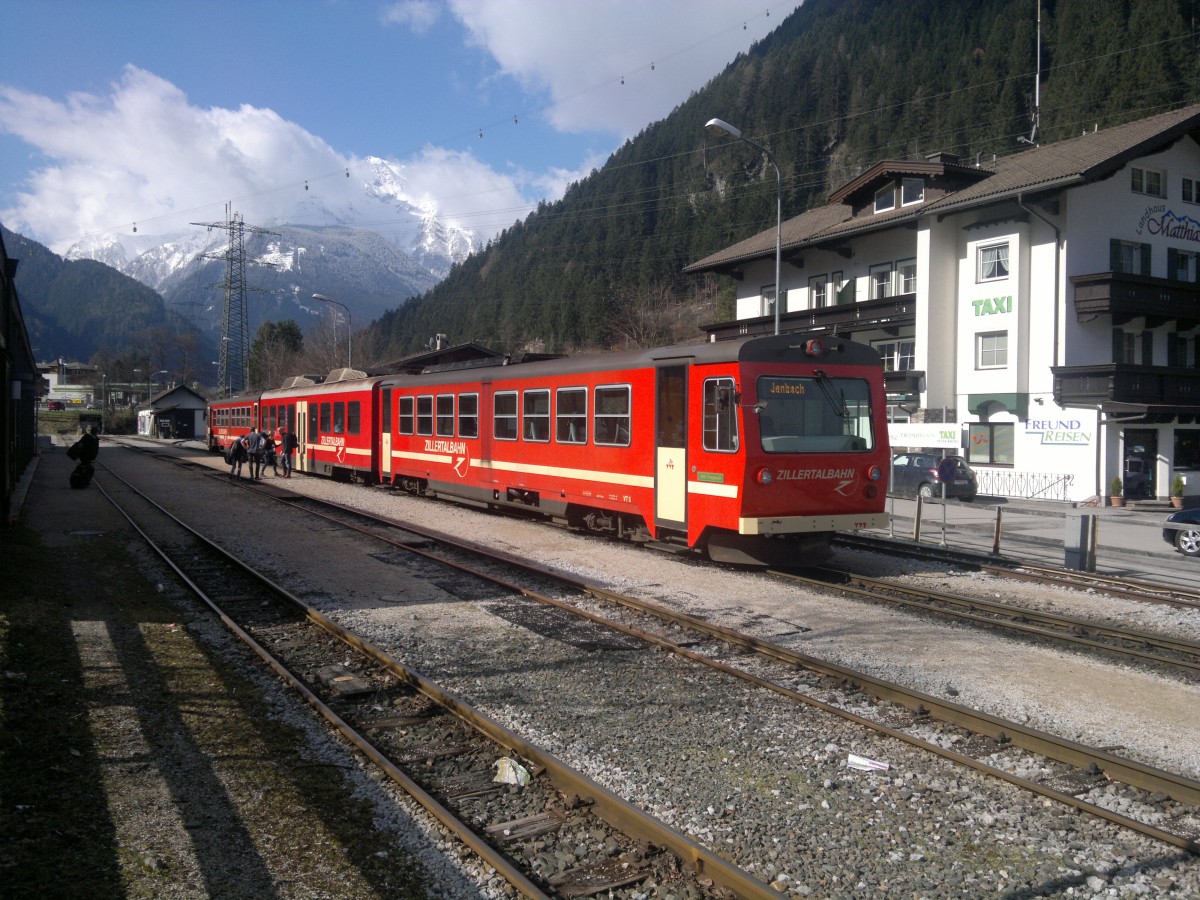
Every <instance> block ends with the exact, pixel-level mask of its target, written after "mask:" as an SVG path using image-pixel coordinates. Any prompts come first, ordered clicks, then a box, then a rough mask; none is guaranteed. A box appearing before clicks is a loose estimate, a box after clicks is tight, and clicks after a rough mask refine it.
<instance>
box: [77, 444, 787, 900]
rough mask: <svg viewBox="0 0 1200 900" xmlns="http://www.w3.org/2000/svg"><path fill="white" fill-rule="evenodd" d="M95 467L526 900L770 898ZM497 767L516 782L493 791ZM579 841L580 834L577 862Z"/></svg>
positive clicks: (230, 609) (258, 640) (251, 632)
mask: <svg viewBox="0 0 1200 900" xmlns="http://www.w3.org/2000/svg"><path fill="white" fill-rule="evenodd" d="M105 470H106V471H105V478H104V479H102V482H103V483H101V481H100V480H98V481H97V487H98V488H99V489H100V490H101V491H103V492H104V493H105V496H106V497H108V499H109V500H110V501H111V502H112V503H113V505H114V506H115V507H116V508H117V509H118V510H120V512H121V513H122V515H124V516H125V518H126V519H127V520H128V521H129V522H130V524H131V525H132V526H133V527H134V528H135V529H136V530H137V531H138V533H139V534H140V535H141V536H142V538H143V539H144V540H145V541H146V542H147V544H148V545H149V546H150V547H151V548H152V549H153V550H154V552H155V553H157V554H158V555H159V556H160V557H161V558H162V559H163V561H164V562H166V564H167V565H168V566H170V567H171V568H172V569H173V570H174V571H175V572H176V574H177V575H178V577H179V578H180V579H181V580H182V581H183V582H184V583H185V584H186V585H187V586H188V588H189V589H190V590H191V591H192V592H193V593H194V594H195V595H196V596H197V597H198V598H200V599H201V601H202V602H203V603H205V604H206V605H207V606H208V607H209V608H211V609H212V611H213V612H214V614H215V615H217V616H218V617H220V619H221V620H222V622H224V623H225V624H226V625H227V626H228V627H229V629H230V630H231V631H233V632H234V633H235V634H236V635H237V636H238V637H239V638H240V639H241V640H242V641H244V642H245V643H246V644H247V646H249V647H250V648H251V649H252V650H253V651H254V653H255V654H257V655H258V656H259V657H260V658H261V659H262V660H263V661H264V662H265V663H266V665H268V666H269V667H270V668H271V669H272V670H273V671H274V672H275V673H276V674H277V675H278V676H279V677H280V678H282V679H283V680H284V681H285V682H286V683H287V684H288V685H290V686H291V687H292V688H294V689H295V690H296V691H297V692H298V693H299V694H300V695H301V696H303V698H304V699H305V700H306V701H307V702H308V703H309V704H310V705H312V706H313V707H314V708H315V709H316V710H317V711H318V712H319V714H320V715H321V716H322V717H323V718H324V719H325V720H326V721H327V722H329V723H330V725H332V726H333V727H334V728H336V729H337V730H338V731H339V732H340V733H341V734H342V735H343V736H344V737H345V739H346V740H348V741H350V742H351V743H352V744H353V745H354V747H355V748H356V749H357V750H359V751H360V752H361V753H362V754H364V755H365V756H366V757H367V758H368V759H369V760H370V761H371V763H372V764H373V765H375V766H376V767H378V768H379V770H380V771H381V772H383V773H384V774H385V775H386V776H387V777H388V778H389V779H391V780H392V781H393V782H394V783H395V784H397V785H398V786H400V787H401V788H402V789H403V790H404V791H405V792H406V793H408V794H409V795H410V796H411V797H413V799H415V800H416V801H417V802H418V803H420V804H421V805H422V806H423V807H424V808H425V809H426V810H427V811H428V812H429V813H430V814H431V815H432V816H433V817H434V818H436V819H437V820H438V821H439V822H440V823H441V824H442V825H443V826H445V827H446V828H447V829H449V830H450V831H451V832H452V833H453V834H454V835H455V836H456V837H457V838H458V840H460V841H461V842H462V843H463V844H464V845H465V846H467V847H469V848H470V849H471V851H472V852H474V853H476V854H477V855H478V856H479V857H480V858H481V859H483V860H484V861H486V862H487V864H488V865H490V866H491V867H492V868H493V869H495V870H496V871H497V872H498V873H499V874H500V875H502V876H503V877H504V879H505V880H506V881H508V883H509V884H511V885H512V886H513V888H514V889H515V890H517V891H519V892H520V893H521V894H522V895H523V896H527V897H554V896H586V895H589V894H593V893H598V892H609V891H614V890H619V889H621V888H623V887H626V886H629V885H638V884H641V883H644V882H651V883H653V884H655V885H658V886H661V887H663V888H665V889H669V890H677V891H679V892H680V893H686V894H687V895H688V896H695V897H725V896H738V897H750V898H757V897H775V896H778V894H777V893H776V892H775V891H773V890H771V889H770V887H768V886H767V885H765V884H763V883H762V882H760V881H758V880H757V879H755V878H754V877H753V876H751V875H749V874H748V873H745V872H743V871H741V870H739V869H738V868H737V867H736V866H734V865H731V864H730V863H729V862H727V861H726V860H725V859H724V858H722V857H721V856H719V855H717V854H715V853H713V852H712V851H711V850H709V849H707V848H706V847H704V846H701V845H700V844H698V843H696V842H695V841H693V840H691V839H690V838H689V837H687V836H686V835H684V834H682V833H681V832H679V831H677V830H675V829H672V828H669V827H668V826H666V825H664V824H663V823H661V822H660V821H658V820H657V819H655V818H653V817H652V816H649V815H647V814H646V813H644V812H642V811H641V810H640V809H638V808H637V807H635V806H633V805H631V804H629V803H628V802H626V801H624V800H622V799H621V798H620V797H618V796H616V795H614V794H612V793H611V792H609V791H607V790H605V789H604V788H602V787H600V786H599V785H597V784H596V783H594V782H593V781H591V780H590V779H588V778H587V777H586V776H584V775H582V774H580V773H579V772H577V771H575V770H573V769H572V768H570V767H569V766H566V765H565V764H563V763H562V762H561V761H560V760H558V759H556V758H555V757H554V756H553V755H551V754H549V753H547V752H546V751H544V750H542V749H540V748H539V747H537V746H535V745H534V744H532V743H530V742H528V741H526V740H524V739H522V738H521V737H520V736H518V735H516V734H514V733H512V732H511V731H509V730H507V729H505V728H503V727H502V726H500V725H499V724H497V723H495V722H494V721H492V720H490V719H489V718H487V717H486V716H484V715H482V714H481V713H480V712H478V711H477V710H476V709H474V708H473V707H472V706H470V705H469V704H467V703H466V702H465V701H464V700H463V699H462V698H460V697H457V696H455V695H454V694H452V693H450V692H448V691H446V690H444V689H443V688H441V687H440V686H438V685H437V684H435V683H434V682H432V681H431V680H429V679H427V678H425V677H423V676H422V675H420V674H419V673H417V672H416V671H414V670H412V669H411V668H409V667H407V666H405V665H404V664H403V663H402V662H400V661H399V660H397V659H395V658H394V657H392V656H390V655H388V654H387V653H384V652H383V651H382V650H380V649H379V648H377V647H376V646H374V645H373V644H372V643H370V642H369V641H367V640H364V639H363V638H361V637H359V636H358V635H356V634H354V633H352V632H350V631H348V630H347V629H345V628H343V627H341V626H339V625H338V624H337V623H335V622H334V621H332V620H331V619H330V618H328V617H327V616H325V615H324V614H323V613H321V612H320V611H318V610H316V609H314V608H313V607H311V606H308V605H306V604H305V603H303V602H302V601H301V600H300V599H299V598H298V597H296V596H295V595H294V594H292V593H290V592H289V591H287V590H286V589H284V588H283V587H281V586H280V585H279V584H277V583H275V582H273V581H272V580H271V579H269V578H267V577H266V576H265V575H263V574H261V573H260V572H258V571H256V570H255V569H254V568H252V567H251V566H249V565H248V564H247V563H245V562H244V561H242V560H241V559H239V558H237V557H236V556H234V555H233V554H231V553H229V552H228V551H227V550H225V549H223V548H221V547H220V546H219V545H218V544H216V543H215V542H213V541H211V540H209V539H208V538H206V537H204V536H203V535H201V534H200V533H199V532H198V531H196V530H194V529H192V528H191V527H189V526H188V525H186V524H185V523H184V522H182V521H181V520H180V519H178V518H177V517H175V516H174V515H172V514H171V513H169V512H168V511H167V510H166V509H165V508H163V507H162V506H160V505H159V504H157V503H155V502H154V501H152V500H151V499H150V498H149V497H147V496H146V495H145V494H143V493H142V492H140V491H138V490H137V489H136V488H134V487H133V485H131V484H130V483H129V482H127V481H125V480H124V479H121V478H120V476H118V475H117V474H116V473H115V472H112V470H111V469H108V468H107V467H105ZM105 485H107V487H106V486H105ZM151 534H153V535H154V536H153V537H151ZM348 648H349V649H352V650H353V651H354V654H353V657H352V658H348ZM498 766H499V768H500V770H501V771H502V772H509V773H512V775H511V777H512V778H514V779H516V780H517V781H518V782H520V781H522V780H524V781H525V782H526V784H525V785H524V786H522V787H520V789H516V788H510V787H507V786H506V784H504V783H498V782H496V781H495V780H494V776H495V775H496V772H497V767H498ZM478 823H485V824H478ZM580 834H585V835H588V836H589V837H590V839H589V840H588V841H587V844H586V846H587V847H588V848H589V850H588V851H587V852H584V853H581V852H580V849H579V848H580V846H581V844H580V838H579V835H580ZM531 848H536V851H535V850H533V849H531ZM556 853H561V854H566V855H569V856H570V858H571V859H573V860H575V865H573V866H572V867H571V868H570V869H569V870H567V871H565V872H560V873H555V874H553V875H547V874H546V873H545V872H543V871H541V870H540V866H541V862H542V861H544V860H546V859H547V858H551V857H553V856H554V855H555V854H556Z"/></svg>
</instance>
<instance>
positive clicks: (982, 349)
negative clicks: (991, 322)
mask: <svg viewBox="0 0 1200 900" xmlns="http://www.w3.org/2000/svg"><path fill="white" fill-rule="evenodd" d="M1007 365H1008V332H1007V331H993V332H989V333H988V334H977V335H975V368H976V369H1003V368H1004V367H1005V366H1007Z"/></svg>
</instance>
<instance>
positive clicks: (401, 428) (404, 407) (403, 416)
mask: <svg viewBox="0 0 1200 900" xmlns="http://www.w3.org/2000/svg"><path fill="white" fill-rule="evenodd" d="M397 413H398V416H397V420H396V431H397V432H399V433H400V434H412V433H413V422H414V419H413V398H412V397H401V398H400V403H399V406H398V407H397Z"/></svg>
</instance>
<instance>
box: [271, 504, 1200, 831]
mask: <svg viewBox="0 0 1200 900" xmlns="http://www.w3.org/2000/svg"><path fill="white" fill-rule="evenodd" d="M252 489H254V490H258V491H260V492H262V493H263V494H264V495H267V496H270V497H271V498H272V499H274V500H276V501H277V502H280V503H287V504H290V505H292V506H293V508H296V509H304V510H306V511H309V512H311V513H313V514H315V515H320V516H322V517H324V518H326V519H327V520H329V521H334V522H338V523H341V524H344V525H347V526H348V527H353V528H355V529H356V530H357V531H359V532H360V533H362V534H364V535H368V536H370V537H371V538H373V539H375V540H380V541H385V542H387V543H388V544H389V545H390V546H392V547H394V548H397V549H403V550H404V551H406V552H411V553H416V554H419V555H421V556H422V557H423V558H425V559H429V560H433V561H441V562H442V563H444V564H446V565H450V566H453V567H455V568H456V569H458V570H459V571H463V572H468V571H469V572H471V573H472V574H474V575H476V576H478V577H483V578H488V579H491V580H492V581H494V582H498V583H503V584H505V585H506V586H508V587H509V588H510V589H511V590H513V591H516V592H518V593H521V594H522V595H524V596H526V597H529V598H532V599H535V600H537V601H538V602H541V603H544V604H547V605H550V606H554V607H556V608H558V609H562V610H565V611H570V612H574V613H576V614H578V615H582V616H586V617H588V618H589V619H590V620H591V621H592V622H595V623H598V624H602V625H607V626H609V627H613V628H616V629H619V630H621V631H622V632H623V633H625V634H629V635H633V636H636V637H638V638H639V639H641V640H646V641H649V642H652V643H654V644H655V645H656V646H659V647H664V648H667V649H670V650H671V651H672V652H673V653H674V654H676V655H677V656H679V657H681V658H686V659H689V660H692V661H694V662H697V663H701V664H703V665H706V666H709V667H711V668H714V669H716V670H718V671H720V672H721V673H723V674H726V675H732V676H733V677H736V678H739V679H742V680H744V681H747V682H750V683H752V684H754V685H756V686H758V687H761V688H764V689H767V690H770V691H772V692H774V693H776V694H779V695H782V696H785V697H787V698H789V699H791V700H793V701H795V702H797V703H800V704H803V705H805V706H808V707H811V708H814V709H818V710H821V711H823V712H827V713H831V714H833V715H836V716H839V717H841V718H843V719H845V720H847V721H851V722H853V723H855V724H857V725H859V726H861V727H863V728H865V729H870V730H872V731H874V732H876V733H878V734H882V735H885V736H887V737H890V738H894V739H896V740H898V741H902V742H904V743H906V744H908V745H909V746H911V747H915V748H917V749H919V750H921V751H923V752H926V753H930V754H934V755H937V756H939V757H941V758H944V759H947V760H950V761H952V762H954V763H955V764H957V765H960V766H963V767H966V768H969V769H972V770H974V771H976V772H980V773H982V774H985V775H988V776H991V777H995V778H998V779H1001V780H1003V781H1006V782H1008V783H1010V784H1013V785H1016V786H1018V787H1020V788H1022V789H1024V790H1027V791H1030V792H1032V793H1034V794H1037V795H1039V796H1042V797H1044V798H1047V799H1049V800H1051V801H1054V802H1057V803H1061V804H1063V805H1064V806H1067V807H1070V808H1073V809H1076V810H1079V811H1081V812H1084V813H1088V814H1090V815H1093V816H1096V817H1098V818H1101V819H1104V820H1106V821H1109V822H1112V823H1114V824H1117V825H1120V826H1122V827H1125V828H1129V829H1131V830H1134V831H1136V832H1138V833H1141V834H1144V835H1147V836H1149V837H1152V838H1154V839H1156V840H1160V841H1163V842H1165V843H1167V844H1170V845H1172V846H1176V847H1180V848H1182V849H1184V850H1186V851H1188V852H1190V853H1197V852H1200V844H1198V843H1197V839H1198V838H1200V782H1197V781H1195V780H1193V779H1190V778H1187V777H1185V776H1182V775H1179V774H1176V773H1171V772H1167V771H1163V770H1159V769H1156V768H1154V767H1152V766H1148V765H1145V764H1143V763H1140V762H1138V761H1136V760H1132V759H1127V758H1124V757H1121V756H1119V755H1117V754H1115V753H1113V752H1111V751H1110V750H1109V749H1105V748H1099V747H1088V746H1086V745H1083V744H1080V743H1077V742H1074V741H1070V740H1067V739H1064V738H1060V737H1058V736H1056V735H1052V734H1049V733H1046V732H1042V731H1039V730H1036V729H1032V728H1028V727H1026V726H1023V725H1021V724H1019V723H1015V722H1011V721H1007V720H1004V719H1001V718H999V717H995V716H991V715H989V714H986V713H981V712H978V711H976V710H972V709H970V708H967V707H964V706H961V705H959V704H955V703H951V702H948V701H946V700H944V699H942V698H938V697H933V696H930V695H927V694H924V693H921V692H917V691H913V690H910V689H908V688H905V687H903V686H900V685H896V684H893V683H889V682H887V681H885V680H882V679H877V678H874V677H872V676H869V675H867V674H865V673H862V672H858V671H854V670H851V669H848V668H845V667H841V666H837V665H834V664H831V663H828V662H825V661H823V660H820V659H818V658H815V657H812V656H809V655H806V654H802V653H798V652H796V651H794V650H791V649H789V648H787V647H784V646H781V645H779V644H775V643H772V642H769V641H765V640H763V639H761V638H758V637H755V636H752V635H748V634H745V633H741V632H738V631H735V630H731V629H726V628H723V627H719V626H716V625H713V624H711V623H708V622H705V621H703V620H700V619H697V618H695V617H693V616H689V615H687V614H684V613H679V612H677V611H674V610H670V609H667V608H665V607H662V606H661V605H657V604H654V603H650V602H647V601H644V600H641V599H638V598H634V597H630V596H627V595H623V594H620V593H618V592H615V591H611V590H609V589H607V588H606V587H604V586H603V585H599V584H595V583H592V582H589V581H587V580H584V579H579V578H575V577H571V576H566V575H563V574H562V573H556V572H547V571H546V570H544V569H542V568H541V567H537V566H530V565H528V564H526V563H524V562H523V561H520V560H516V559H513V558H511V557H508V556H506V555H503V554H497V553H495V552H492V551H489V550H486V549H484V548H481V547H479V546H476V545H473V544H469V543H465V542H461V541H453V540H450V539H448V538H447V537H446V536H444V535H441V534H438V533H436V532H434V531H431V530H428V529H424V528H420V527H417V526H414V525H412V524H411V523H403V522H397V521H395V520H391V519H388V518H385V517H380V516H375V515H372V514H369V513H366V512H363V511H361V510H358V509H353V508H350V507H345V506H340V505H338V504H332V503H329V502H327V501H323V500H315V499H313V498H309V497H297V496H288V494H289V493H290V492H287V491H282V490H280V489H278V488H277V487H275V486H270V487H268V486H265V485H262V484H256V485H253V486H252ZM389 531H392V532H393V533H392V534H391V535H389V534H388V532H389ZM433 547H444V548H451V549H450V550H437V551H435V550H433V549H431V548H433ZM480 558H482V559H484V560H485V561H486V562H485V563H484V564H483V565H480V564H479V563H478V561H477V560H479V559H480ZM472 559H474V560H476V561H475V562H471V561H470V560H472ZM498 570H503V571H507V572H512V573H519V574H512V575H499V574H497V571H498ZM529 577H533V578H534V579H536V580H537V581H538V582H539V583H545V581H546V580H547V579H550V580H551V581H553V582H554V583H556V584H557V585H559V586H560V587H561V588H566V589H570V590H573V591H576V592H578V594H579V595H580V597H579V598H576V599H569V600H564V599H559V598H557V597H551V596H549V595H547V594H546V593H544V592H543V591H541V590H538V589H534V588H530V587H528V586H527V584H528V578H529ZM590 604H595V606H594V607H591V608H589V605H590ZM663 625H666V626H669V627H668V628H667V629H664V628H663V627H662V626H663ZM667 635H669V636H667ZM831 691H832V692H833V693H834V694H836V698H835V699H832V700H830V699H828V697H829V696H830V693H831ZM823 698H825V699H823ZM864 710H866V711H868V712H869V714H863V711H864ZM964 750H969V751H970V752H963V751H964ZM1030 771H1036V772H1038V773H1039V774H1038V776H1037V778H1028V777H1025V776H1023V775H1021V774H1019V773H1021V772H1030ZM1114 790H1117V791H1119V792H1120V797H1121V802H1120V806H1121V808H1122V809H1138V810H1141V811H1142V812H1143V813H1144V815H1143V817H1142V818H1138V817H1135V816H1131V815H1128V814H1126V813H1123V812H1118V811H1115V810H1114V809H1112V808H1109V806H1107V805H1106V803H1109V804H1111V802H1112V797H1113V791H1114Z"/></svg>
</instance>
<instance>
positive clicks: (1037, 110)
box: [1017, 0, 1042, 147]
mask: <svg viewBox="0 0 1200 900" xmlns="http://www.w3.org/2000/svg"><path fill="white" fill-rule="evenodd" d="M1032 118H1033V129H1032V130H1031V131H1030V132H1029V137H1018V138H1017V140H1018V141H1020V142H1021V143H1022V144H1033V145H1034V146H1035V147H1036V146H1037V142H1038V128H1039V127H1040V126H1041V119H1042V0H1038V5H1037V71H1036V72H1035V73H1034V76H1033V116H1032Z"/></svg>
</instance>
